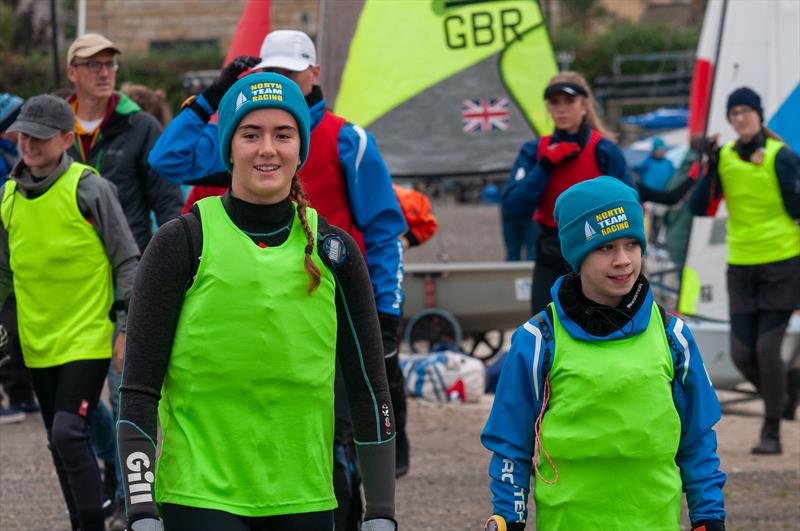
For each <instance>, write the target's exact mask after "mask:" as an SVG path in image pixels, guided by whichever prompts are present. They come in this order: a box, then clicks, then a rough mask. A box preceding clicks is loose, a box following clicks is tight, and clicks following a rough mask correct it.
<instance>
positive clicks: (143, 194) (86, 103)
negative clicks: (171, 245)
mask: <svg viewBox="0 0 800 531" xmlns="http://www.w3.org/2000/svg"><path fill="white" fill-rule="evenodd" d="M121 53H122V52H121V51H120V49H119V48H118V47H117V46H116V45H115V44H114V43H113V42H111V41H110V40H109V39H107V38H106V37H104V36H103V35H99V34H97V33H86V34H84V35H82V36H80V37H78V38H77V39H76V40H75V42H73V43H72V45H71V46H70V47H69V51H68V53H67V77H68V78H69V80H70V82H72V84H73V86H74V88H75V92H74V93H73V94H72V95H70V97H69V98H68V102H69V104H70V105H71V107H72V110H73V111H74V113H75V142H74V143H73V145H72V147H71V148H70V149H69V152H68V153H69V155H70V156H71V157H72V158H73V159H75V160H76V161H77V162H81V163H83V164H86V165H89V166H92V167H94V168H95V169H97V170H98V171H99V172H100V174H101V175H102V176H103V177H104V178H106V179H108V180H110V181H111V182H112V183H114V184H115V185H116V187H117V194H118V197H119V202H120V204H121V205H122V210H123V212H124V214H125V218H126V219H127V222H128V226H129V227H130V229H131V232H132V233H133V236H134V238H135V239H136V243H137V245H138V246H139V249H140V251H144V248H145V246H146V245H147V242H149V241H150V237H151V236H152V234H153V229H152V221H151V212H152V213H153V214H155V218H156V221H157V222H158V224H159V225H162V224H164V223H166V222H167V221H169V220H171V219H172V218H175V217H177V216H179V215H180V213H181V207H182V206H183V195H182V193H181V190H180V188H179V187H178V186H177V185H175V184H172V183H170V182H168V181H166V180H164V179H162V178H161V177H159V176H158V174H157V173H156V172H155V171H154V170H153V169H152V168H151V167H150V165H149V164H148V162H147V154H148V153H149V152H150V149H151V148H152V147H153V144H154V143H155V142H156V140H157V139H158V137H159V135H160V134H161V126H160V125H159V123H158V121H157V120H156V119H155V118H153V117H152V116H151V115H149V114H147V113H146V112H143V111H142V110H141V109H140V108H139V106H138V105H137V104H136V103H134V102H133V100H131V99H129V98H128V97H127V96H126V95H124V94H122V93H121V92H117V91H115V90H114V89H115V87H116V82H117V70H118V69H119V62H118V56H119V55H120V54H121ZM115 305H116V306H115V307H116V308H119V309H123V310H124V309H125V308H127V300H119V301H116V302H115ZM122 320H124V315H123V316H122V317H121V319H120V321H122ZM121 324H122V323H121V322H119V323H118V325H121ZM118 328H119V326H118V327H117V329H118ZM115 338H116V334H115ZM114 361H115V363H114V364H112V365H111V367H109V370H108V389H109V401H110V402H111V407H112V410H113V415H114V419H115V420H116V419H117V418H118V417H119V398H118V397H119V394H118V389H119V384H120V374H119V369H118V368H115V366H117V367H121V362H122V360H121V359H119V360H117V359H115V360H114ZM108 420H110V419H108ZM112 426H113V423H112ZM91 427H92V431H93V435H95V432H97V433H98V434H99V433H101V432H102V431H103V428H102V422H101V421H100V420H97V419H94V418H93V419H92V420H91ZM93 442H94V443H98V444H100V440H99V438H98V439H97V440H96V439H95V438H94V437H93ZM115 453H116V452H115ZM108 465H109V463H108V462H107V468H106V475H107V476H108V478H107V481H109V480H112V476H113V475H114V474H112V473H111V471H110V470H109V468H108ZM116 466H117V468H119V463H118V462H117V464H116ZM106 486H107V489H108V490H116V493H115V494H116V497H117V498H119V502H118V505H117V508H118V510H122V509H124V504H123V503H122V501H121V496H122V489H121V485H120V486H117V488H116V489H115V488H114V482H113V481H111V483H107V485H106ZM107 495H109V496H110V495H111V492H107ZM123 527H124V523H123V520H122V518H117V517H116V516H115V518H114V519H113V521H112V522H111V529H122V528H123Z"/></svg>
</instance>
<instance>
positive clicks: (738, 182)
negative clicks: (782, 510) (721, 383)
mask: <svg viewBox="0 0 800 531" xmlns="http://www.w3.org/2000/svg"><path fill="white" fill-rule="evenodd" d="M727 116H728V121H729V122H730V124H731V125H732V126H733V128H734V130H735V131H736V134H737V135H738V138H737V139H736V140H734V141H731V142H728V143H726V144H725V145H724V146H722V148H721V149H719V148H717V147H716V145H715V144H716V138H713V144H712V149H711V156H710V161H709V168H708V171H707V172H706V175H705V176H704V178H703V179H702V180H701V182H700V183H699V184H698V187H697V189H696V190H695V192H694V194H693V195H692V200H691V209H692V213H694V214H695V215H697V216H713V215H714V214H715V213H716V210H717V206H718V205H719V203H720V201H721V200H722V199H723V198H724V199H725V202H726V206H727V209H728V223H727V242H726V243H727V245H728V259H727V261H728V273H727V277H728V278H727V280H728V307H729V310H730V318H731V334H730V340H731V357H732V358H733V362H734V363H735V364H736V367H737V368H738V369H739V371H740V372H741V373H742V375H743V376H744V377H745V378H746V379H747V380H748V381H749V382H751V383H752V384H753V385H755V386H756V388H757V389H758V392H759V393H760V394H761V396H762V398H763V399H764V425H763V427H762V429H761V439H760V441H759V443H758V444H757V445H756V446H755V447H754V448H753V449H752V452H753V453H754V454H780V453H781V444H780V433H779V429H780V421H781V415H782V414H783V415H784V416H785V417H786V418H789V419H792V418H794V414H795V407H796V405H797V384H798V382H797V371H796V370H795V371H793V372H791V373H790V376H792V377H793V380H792V381H791V383H792V385H791V386H790V388H789V391H790V394H789V396H787V385H786V383H787V377H786V370H785V368H784V364H783V361H782V360H781V343H782V341H783V336H784V334H785V333H786V326H787V325H788V323H789V318H790V317H791V315H792V312H793V311H794V310H796V309H797V308H798V307H800V226H798V219H800V158H798V156H797V155H796V154H795V153H793V152H792V150H791V149H789V147H788V146H786V145H785V144H784V143H783V141H781V139H780V138H778V136H777V135H775V133H773V132H772V131H770V130H769V129H767V128H766V127H764V124H763V122H764V111H763V110H762V108H761V98H760V97H759V96H758V94H756V93H755V92H754V91H753V90H751V89H749V88H747V87H742V88H739V89H736V90H734V91H733V92H732V93H731V94H730V96H729V97H728V105H727Z"/></svg>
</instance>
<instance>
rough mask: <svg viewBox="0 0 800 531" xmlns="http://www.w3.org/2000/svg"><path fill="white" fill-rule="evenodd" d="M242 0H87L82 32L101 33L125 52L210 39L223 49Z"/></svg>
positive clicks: (146, 51) (143, 52) (137, 51)
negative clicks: (159, 45)
mask: <svg viewBox="0 0 800 531" xmlns="http://www.w3.org/2000/svg"><path fill="white" fill-rule="evenodd" d="M245 3H246V0H224V1H216V0H87V1H86V31H87V32H98V33H102V34H103V35H105V36H106V37H108V38H109V39H111V40H112V41H114V43H115V44H117V45H118V46H119V47H120V48H121V49H122V51H123V53H125V54H137V55H138V54H146V53H148V52H149V51H151V49H153V47H154V46H153V44H154V43H155V44H156V45H157V44H158V43H176V42H180V41H184V42H210V43H215V44H216V45H217V46H219V49H220V50H222V51H224V50H227V48H228V45H229V44H230V41H231V38H232V36H233V31H234V29H235V28H236V23H237V22H238V21H239V16H240V14H241V12H242V8H243V7H244V5H245Z"/></svg>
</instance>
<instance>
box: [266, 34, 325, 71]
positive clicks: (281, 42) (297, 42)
mask: <svg viewBox="0 0 800 531" xmlns="http://www.w3.org/2000/svg"><path fill="white" fill-rule="evenodd" d="M260 55H261V62H260V63H258V64H257V65H256V66H254V67H253V70H259V69H261V68H285V69H286V70H291V71H293V72H301V71H303V70H305V69H306V68H308V67H309V66H314V65H316V64H317V50H316V49H315V48H314V43H313V42H311V38H310V37H309V36H308V35H306V34H305V33H303V32H302V31H296V30H276V31H273V32H271V33H270V34H269V35H267V36H266V37H264V42H263V43H261V54H260Z"/></svg>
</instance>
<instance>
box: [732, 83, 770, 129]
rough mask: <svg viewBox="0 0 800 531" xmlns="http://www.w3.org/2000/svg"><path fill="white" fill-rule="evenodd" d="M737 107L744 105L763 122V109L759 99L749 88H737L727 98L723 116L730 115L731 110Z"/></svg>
mask: <svg viewBox="0 0 800 531" xmlns="http://www.w3.org/2000/svg"><path fill="white" fill-rule="evenodd" d="M737 105H746V106H748V107H750V108H751V109H753V110H754V111H756V112H757V113H758V117H759V118H760V119H761V121H762V122H763V121H764V109H762V108H761V97H760V96H759V95H758V94H756V92H755V91H754V90H753V89H751V88H749V87H739V88H738V89H736V90H734V91H733V92H731V94H730V96H728V106H727V110H726V112H725V115H726V116H728V115H730V113H731V109H733V108H734V107H736V106H737Z"/></svg>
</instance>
